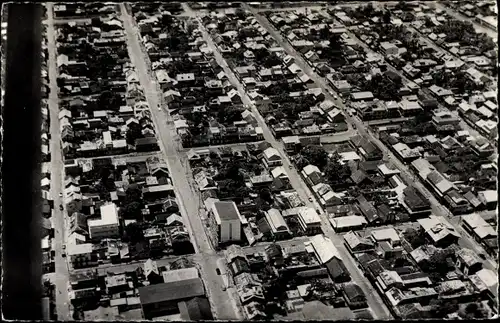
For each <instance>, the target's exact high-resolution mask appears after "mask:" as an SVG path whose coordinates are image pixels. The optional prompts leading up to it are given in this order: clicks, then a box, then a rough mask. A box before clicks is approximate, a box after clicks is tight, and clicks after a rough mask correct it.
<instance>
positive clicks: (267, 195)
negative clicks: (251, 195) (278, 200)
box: [259, 187, 273, 204]
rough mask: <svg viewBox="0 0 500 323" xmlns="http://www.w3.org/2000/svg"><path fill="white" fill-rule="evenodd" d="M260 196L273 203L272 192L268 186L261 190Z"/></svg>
mask: <svg viewBox="0 0 500 323" xmlns="http://www.w3.org/2000/svg"><path fill="white" fill-rule="evenodd" d="M259 196H260V197H261V198H262V199H263V200H264V201H266V202H267V203H269V204H271V203H272V202H273V197H272V195H271V192H270V191H269V189H268V188H267V187H264V188H262V189H261V190H260V192H259Z"/></svg>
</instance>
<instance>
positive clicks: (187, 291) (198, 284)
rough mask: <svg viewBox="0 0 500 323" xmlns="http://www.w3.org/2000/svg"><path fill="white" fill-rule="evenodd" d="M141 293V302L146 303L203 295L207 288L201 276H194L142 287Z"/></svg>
mask: <svg viewBox="0 0 500 323" xmlns="http://www.w3.org/2000/svg"><path fill="white" fill-rule="evenodd" d="M139 295H140V298H141V304H142V305H145V304H154V303H160V302H165V301H174V300H184V299H188V298H192V297H196V296H203V295H205V290H204V288H203V282H202V281H201V279H200V278H192V279H187V280H181V281H173V282H170V283H163V284H155V285H149V286H145V287H140V288H139Z"/></svg>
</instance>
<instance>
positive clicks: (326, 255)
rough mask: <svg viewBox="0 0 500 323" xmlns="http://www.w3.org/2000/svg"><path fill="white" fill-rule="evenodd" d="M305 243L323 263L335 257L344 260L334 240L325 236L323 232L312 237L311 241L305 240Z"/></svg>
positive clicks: (307, 249)
mask: <svg viewBox="0 0 500 323" xmlns="http://www.w3.org/2000/svg"><path fill="white" fill-rule="evenodd" d="M304 245H305V246H306V251H307V252H308V253H312V254H314V255H315V256H316V259H318V261H319V262H320V263H321V264H323V265H324V264H326V263H327V262H329V261H330V260H331V259H332V258H334V257H335V258H337V259H340V260H342V257H341V256H340V253H339V251H338V250H337V248H336V247H335V245H334V244H333V242H332V240H330V239H329V238H327V237H325V236H324V235H323V234H317V235H315V236H313V237H311V238H310V239H309V241H306V242H304Z"/></svg>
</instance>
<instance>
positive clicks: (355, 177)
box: [351, 169, 368, 184]
mask: <svg viewBox="0 0 500 323" xmlns="http://www.w3.org/2000/svg"><path fill="white" fill-rule="evenodd" d="M367 178H368V175H367V174H366V173H365V172H364V171H363V170H361V169H358V170H357V171H356V172H354V173H353V174H351V179H352V181H353V182H354V183H356V184H359V183H361V182H363V181H364V180H365V179H367Z"/></svg>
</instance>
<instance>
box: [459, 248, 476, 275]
mask: <svg viewBox="0 0 500 323" xmlns="http://www.w3.org/2000/svg"><path fill="white" fill-rule="evenodd" d="M455 256H456V257H457V264H456V267H457V268H458V269H460V271H461V272H463V273H464V275H465V276H468V275H473V274H475V273H476V272H478V271H479V270H481V269H482V266H483V264H482V261H481V258H479V256H478V255H477V254H476V253H475V252H474V251H472V250H470V249H467V248H462V249H460V250H458V251H457V252H456V253H455Z"/></svg>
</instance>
